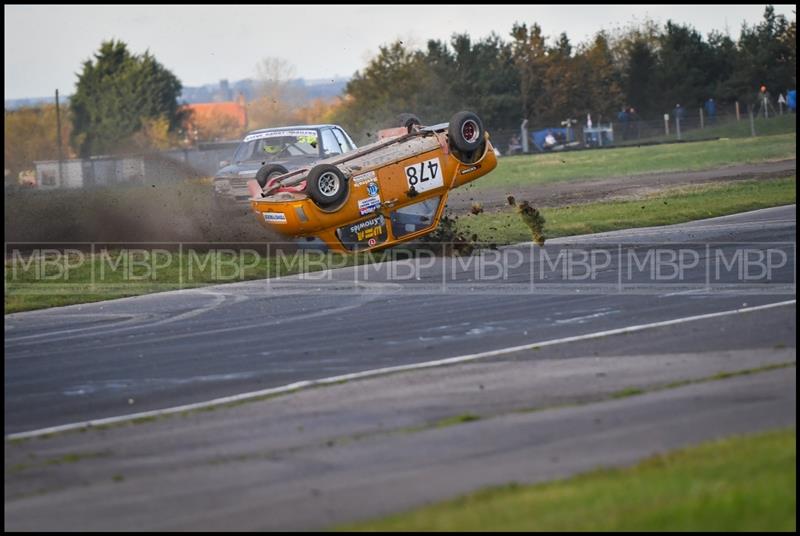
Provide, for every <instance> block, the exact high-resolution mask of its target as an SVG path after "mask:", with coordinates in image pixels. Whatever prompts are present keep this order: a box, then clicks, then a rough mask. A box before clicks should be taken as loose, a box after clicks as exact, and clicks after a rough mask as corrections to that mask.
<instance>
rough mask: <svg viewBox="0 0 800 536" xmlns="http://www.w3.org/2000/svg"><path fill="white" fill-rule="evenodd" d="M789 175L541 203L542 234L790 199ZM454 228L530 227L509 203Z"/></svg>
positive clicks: (490, 235)
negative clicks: (620, 197)
mask: <svg viewBox="0 0 800 536" xmlns="http://www.w3.org/2000/svg"><path fill="white" fill-rule="evenodd" d="M796 198H797V189H796V184H795V177H794V176H792V177H787V178H783V179H770V180H753V181H741V182H733V183H719V184H709V185H703V186H691V187H679V188H673V189H669V190H665V191H663V192H659V193H657V194H653V195H650V196H647V197H645V198H643V199H640V200H635V201H612V202H604V203H587V204H582V205H575V206H571V207H556V208H543V209H541V213H542V215H543V216H544V218H545V220H546V223H545V226H544V234H545V237H547V238H555V237H559V236H570V235H577V234H590V233H599V232H603V231H614V230H618V229H628V228H635V227H650V226H655V225H670V224H675V223H683V222H687V221H692V220H697V219H703V218H712V217H715V216H725V215H728V214H735V213H737V212H744V211H748V210H755V209H759V208H767V207H774V206H779V205H787V204H791V203H794V202H795V201H796ZM458 225H459V230H460V231H462V232H463V233H465V234H467V235H471V234H476V235H477V236H478V239H479V240H480V241H483V242H494V243H498V244H511V243H515V242H524V241H530V240H531V231H530V229H529V228H528V227H527V226H526V225H525V223H524V222H523V221H522V220H521V219H520V217H519V216H518V215H517V214H516V213H515V212H513V211H511V210H510V209H508V210H504V211H501V212H484V213H482V214H478V215H472V214H470V215H468V216H462V217H460V218H459V221H458Z"/></svg>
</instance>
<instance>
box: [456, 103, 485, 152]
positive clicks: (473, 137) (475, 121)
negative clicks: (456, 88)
mask: <svg viewBox="0 0 800 536" xmlns="http://www.w3.org/2000/svg"><path fill="white" fill-rule="evenodd" d="M483 132H484V131H483V123H481V120H480V118H479V117H478V116H477V115H476V114H474V113H472V112H458V113H457V114H454V115H453V117H452V118H451V119H450V124H449V125H448V127H447V135H448V138H449V139H450V143H451V144H452V145H453V146H454V147H455V148H456V149H458V150H459V151H462V152H469V151H474V150H475V149H477V148H478V147H480V146H481V145H482V144H483Z"/></svg>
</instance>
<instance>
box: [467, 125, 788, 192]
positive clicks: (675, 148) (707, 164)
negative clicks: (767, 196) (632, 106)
mask: <svg viewBox="0 0 800 536" xmlns="http://www.w3.org/2000/svg"><path fill="white" fill-rule="evenodd" d="M796 143H797V134H795V133H791V134H780V135H775V136H760V137H757V138H735V139H721V140H714V141H703V142H696V143H675V144H669V145H649V146H643V147H625V148H619V149H603V150H596V151H571V152H564V153H550V154H542V155H531V156H513V157H507V158H500V159H499V162H498V166H497V168H496V169H495V170H494V171H493V172H492V173H490V174H489V175H487V176H486V177H484V178H482V179H481V180H479V181H476V182H475V183H474V189H475V191H480V190H482V189H504V188H508V187H513V186H525V185H533V184H543V183H548V182H558V181H570V180H579V179H587V178H604V177H618V176H624V175H639V174H645V173H656V172H672V171H694V170H702V169H712V168H717V167H722V166H730V165H734V164H748V163H757V162H763V161H768V160H781V159H786V158H796V157H797V146H796Z"/></svg>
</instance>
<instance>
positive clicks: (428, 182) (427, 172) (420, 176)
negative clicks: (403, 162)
mask: <svg viewBox="0 0 800 536" xmlns="http://www.w3.org/2000/svg"><path fill="white" fill-rule="evenodd" d="M406 181H408V187H409V188H414V189H415V190H416V191H418V192H424V191H426V190H431V189H433V188H438V187H440V186H442V185H443V184H444V181H443V180H442V166H441V164H440V163H439V159H438V158H432V159H430V160H425V161H424V162H420V163H419V164H414V165H413V166H408V167H407V168H406Z"/></svg>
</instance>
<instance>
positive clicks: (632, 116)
mask: <svg viewBox="0 0 800 536" xmlns="http://www.w3.org/2000/svg"><path fill="white" fill-rule="evenodd" d="M628 121H629V122H630V125H631V135H633V134H635V135H636V139H639V114H638V113H636V108H634V107H633V106H631V108H630V110H628Z"/></svg>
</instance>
